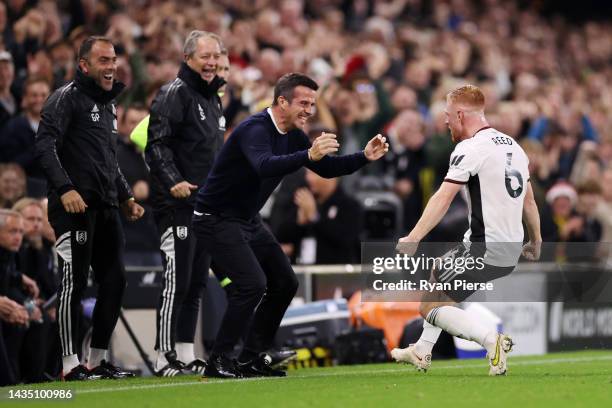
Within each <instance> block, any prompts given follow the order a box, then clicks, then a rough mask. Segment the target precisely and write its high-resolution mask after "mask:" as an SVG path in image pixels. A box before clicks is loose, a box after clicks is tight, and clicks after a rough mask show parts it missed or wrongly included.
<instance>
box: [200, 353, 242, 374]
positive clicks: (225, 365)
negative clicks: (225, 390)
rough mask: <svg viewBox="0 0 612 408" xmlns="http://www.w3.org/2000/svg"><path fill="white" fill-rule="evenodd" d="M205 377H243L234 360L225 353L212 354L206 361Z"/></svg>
mask: <svg viewBox="0 0 612 408" xmlns="http://www.w3.org/2000/svg"><path fill="white" fill-rule="evenodd" d="M204 377H215V378H242V374H241V373H240V371H239V370H238V369H237V368H236V364H235V362H234V361H233V360H230V359H229V358H227V357H226V356H224V355H222V354H221V355H218V356H211V357H210V358H209V359H208V361H207V362H206V369H205V370H204Z"/></svg>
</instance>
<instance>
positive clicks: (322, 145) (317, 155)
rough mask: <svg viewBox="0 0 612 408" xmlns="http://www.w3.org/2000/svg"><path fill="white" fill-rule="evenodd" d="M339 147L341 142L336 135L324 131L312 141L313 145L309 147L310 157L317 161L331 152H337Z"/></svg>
mask: <svg viewBox="0 0 612 408" xmlns="http://www.w3.org/2000/svg"><path fill="white" fill-rule="evenodd" d="M339 148H340V143H338V141H337V140H336V135H334V134H333V133H325V132H323V133H321V136H319V137H317V138H316V139H315V140H314V142H312V147H311V148H310V149H308V158H309V159H310V161H315V162H316V161H319V160H321V159H322V158H323V157H324V156H326V155H328V154H330V153H336V152H337V151H338V149H339Z"/></svg>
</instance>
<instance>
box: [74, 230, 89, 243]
mask: <svg viewBox="0 0 612 408" xmlns="http://www.w3.org/2000/svg"><path fill="white" fill-rule="evenodd" d="M75 238H76V242H77V244H81V245H83V244H84V243H86V242H87V231H77V232H76V236H75Z"/></svg>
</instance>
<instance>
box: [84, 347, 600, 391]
mask: <svg viewBox="0 0 612 408" xmlns="http://www.w3.org/2000/svg"><path fill="white" fill-rule="evenodd" d="M610 360H612V356H610V355H608V356H601V357H570V358H549V359H542V360H529V361H515V362H511V363H510V367H513V366H526V365H546V364H564V363H588V362H593V361H610ZM482 366H483V364H458V365H447V366H434V367H433V369H434V370H446V369H463V368H477V367H482ZM406 371H408V370H407V369H406V368H390V369H384V370H354V371H345V372H336V373H316V374H312V375H305V376H296V377H291V376H290V377H263V378H261V377H260V378H245V379H240V380H215V381H211V382H207V381H189V382H172V383H166V384H144V385H133V386H125V387H114V388H99V389H89V390H75V396H78V395H81V394H103V393H107V392H119V391H133V390H147V389H152V388H168V387H185V386H190V385H214V384H224V383H228V382H233V383H236V382H237V381H239V382H246V381H270V380H285V379H307V378H321V377H335V376H345V375H362V374H366V375H372V374H388V373H399V372H406ZM424 375H426V374H424Z"/></svg>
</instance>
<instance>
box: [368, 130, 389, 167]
mask: <svg viewBox="0 0 612 408" xmlns="http://www.w3.org/2000/svg"><path fill="white" fill-rule="evenodd" d="M388 151H389V143H387V138H385V137H383V136H382V135H380V134H378V135H376V136H374V137H373V138H372V139H370V141H369V142H368V144H367V145H366V147H365V149H363V153H364V154H365V157H366V159H368V160H370V161H374V160H378V159H380V158H381V157H383V156H384V155H385V153H387V152H388Z"/></svg>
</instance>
